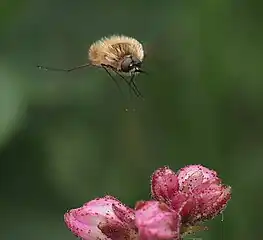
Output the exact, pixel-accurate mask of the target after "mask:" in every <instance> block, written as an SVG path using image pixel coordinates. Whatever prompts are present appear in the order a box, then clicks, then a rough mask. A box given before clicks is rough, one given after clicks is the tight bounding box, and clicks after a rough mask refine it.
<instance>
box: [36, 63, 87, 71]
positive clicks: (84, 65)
mask: <svg viewBox="0 0 263 240" xmlns="http://www.w3.org/2000/svg"><path fill="white" fill-rule="evenodd" d="M90 66H92V65H91V64H90V63H85V64H83V65H80V66H76V67H72V68H66V69H64V68H52V67H45V66H40V65H38V66H37V67H38V68H39V69H41V70H45V71H59V72H71V71H74V70H77V69H80V68H85V67H90Z"/></svg>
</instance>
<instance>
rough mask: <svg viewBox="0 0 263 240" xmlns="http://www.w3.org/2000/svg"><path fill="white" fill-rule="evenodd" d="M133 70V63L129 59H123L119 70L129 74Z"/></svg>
mask: <svg viewBox="0 0 263 240" xmlns="http://www.w3.org/2000/svg"><path fill="white" fill-rule="evenodd" d="M132 68H133V61H132V59H131V58H130V57H127V58H125V59H124V60H123V61H122V63H121V70H122V71H123V72H129V71H130V70H131V69H132Z"/></svg>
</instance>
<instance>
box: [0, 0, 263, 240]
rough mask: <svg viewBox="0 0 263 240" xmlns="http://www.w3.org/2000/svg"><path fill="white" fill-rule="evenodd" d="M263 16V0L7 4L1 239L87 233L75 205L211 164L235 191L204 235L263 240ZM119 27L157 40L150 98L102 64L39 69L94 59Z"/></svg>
mask: <svg viewBox="0 0 263 240" xmlns="http://www.w3.org/2000/svg"><path fill="white" fill-rule="evenodd" d="M262 21H263V15H262V4H261V6H260V4H259V3H258V1H255V0H250V1H245V0H232V1H231V0H217V1H211V0H204V1H196V0H192V1H187V0H180V1H178V0H173V1H172V0H171V1H168V0H167V1H155V0H152V1H139V0H134V1H117V0H115V1H114V0H112V1H102V0H101V1H92V0H89V1H84V0H79V1H62V0H57V1H52V0H47V1H40V0H35V1H33V0H31V1H30V0H25V1H18V0H2V1H1V3H0V34H1V38H0V51H1V54H0V114H1V115H0V164H1V166H0V179H1V182H0V183H1V185H0V194H1V198H0V203H1V204H0V206H1V207H0V209H1V220H0V224H1V227H0V239H1V240H2V239H7V240H17V239H19V240H23V239H26V240H31V239H32V240H46V239H48V240H50V239H63V240H70V239H75V237H74V236H73V235H72V234H71V233H70V232H69V231H68V229H67V228H66V227H65V225H64V222H63V214H64V212H65V211H67V210H68V209H70V208H75V207H79V206H81V205H82V204H83V203H84V202H87V201H89V200H91V199H93V198H94V197H97V196H103V195H105V194H111V195H114V196H116V197H117V198H119V199H120V200H121V201H123V202H125V203H126V204H129V205H130V206H133V205H134V204H135V202H136V201H137V200H140V199H148V198H149V190H150V185H149V181H150V175H151V174H152V172H153V171H154V170H155V169H156V168H158V167H161V166H163V165H169V166H170V167H171V168H173V169H174V170H175V171H176V170H178V169H179V168H181V167H183V166H184V165H186V164H198V163H201V164H203V165H205V166H207V167H209V168H212V169H215V170H216V171H218V172H219V174H220V176H221V177H222V178H223V181H224V183H226V184H229V185H231V186H232V187H233V199H232V200H231V202H230V204H229V205H228V208H227V209H226V211H225V213H224V221H223V223H221V217H217V218H216V219H215V220H213V221H210V222H209V223H207V225H208V226H209V230H208V231H207V232H203V233H200V234H197V237H202V238H203V239H205V240H210V239H213V240H217V239H224V240H226V239H239V240H240V239H246V240H247V239H260V238H261V237H262V231H261V229H262V227H261V224H260V223H261V221H262V211H261V207H260V206H258V205H257V204H260V203H262V200H263V198H262V195H263V194H262V191H260V189H259V188H260V187H261V186H262V180H263V175H262V174H261V172H262V165H263V162H262V158H263V127H262V122H263V84H262V78H263V67H262V62H263V31H262V29H263V28H262ZM115 33H117V34H118V33H121V34H125V35H128V36H132V37H135V38H136V39H138V40H139V41H141V42H142V43H143V44H144V47H145V50H146V52H147V57H146V59H145V62H144V69H145V70H146V71H148V72H149V75H148V76H146V75H140V76H139V77H138V78H137V83H138V86H139V88H140V90H141V91H142V92H143V94H144V97H145V101H142V100H140V99H133V100H129V94H128V91H126V93H125V96H126V97H123V96H122V95H121V94H120V93H119V91H118V89H117V88H116V86H115V85H114V83H113V82H112V81H111V80H110V78H109V76H108V75H107V74H106V73H105V72H104V71H103V70H102V69H95V68H90V69H85V70H80V71H76V72H72V73H70V74H68V73H61V72H45V71H41V70H38V69H37V68H36V66H37V65H38V64H43V65H48V66H53V67H72V66H75V65H79V64H82V63H85V62H86V61H87V50H88V47H89V45H90V44H91V43H92V42H94V41H95V40H98V39H99V38H101V37H103V36H108V35H111V34H115ZM122 87H123V90H125V89H126V90H127V87H126V85H125V84H122ZM128 105H132V107H135V109H136V111H134V112H133V111H128V112H126V111H125V110H124V109H125V108H126V107H127V106H128Z"/></svg>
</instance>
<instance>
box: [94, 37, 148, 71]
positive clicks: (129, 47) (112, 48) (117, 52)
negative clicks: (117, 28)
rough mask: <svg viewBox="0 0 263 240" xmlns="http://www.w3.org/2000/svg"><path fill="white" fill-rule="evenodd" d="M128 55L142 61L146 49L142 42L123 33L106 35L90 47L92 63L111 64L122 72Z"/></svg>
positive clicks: (96, 64) (97, 64)
mask: <svg viewBox="0 0 263 240" xmlns="http://www.w3.org/2000/svg"><path fill="white" fill-rule="evenodd" d="M127 57H128V58H134V59H135V60H136V59H137V60H138V61H139V62H140V63H141V62H142V61H143V58H144V51H143V47H142V44H141V43H140V42H138V41H137V40H136V39H134V38H131V37H126V36H123V35H121V36H118V35H113V36H110V37H104V38H102V39H101V40H98V41H96V42H95V43H93V44H92V45H91V46H90V49H89V60H90V63H91V64H92V65H94V66H102V65H105V66H110V67H112V68H113V69H115V70H117V71H120V72H122V71H123V67H122V63H123V61H124V60H125V58H127ZM124 72H125V71H124ZM127 72H128V71H127Z"/></svg>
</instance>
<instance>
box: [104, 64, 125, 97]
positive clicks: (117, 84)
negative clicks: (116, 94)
mask: <svg viewBox="0 0 263 240" xmlns="http://www.w3.org/2000/svg"><path fill="white" fill-rule="evenodd" d="M101 66H102V68H103V69H104V70H105V71H106V72H107V74H108V75H109V76H110V78H111V79H112V80H113V81H114V82H115V84H116V86H117V88H118V89H119V91H120V93H121V94H122V95H123V92H122V90H121V87H120V85H119V83H118V82H117V81H116V79H115V78H114V77H113V76H112V75H111V74H110V72H109V70H108V69H107V67H106V66H104V65H101Z"/></svg>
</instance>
